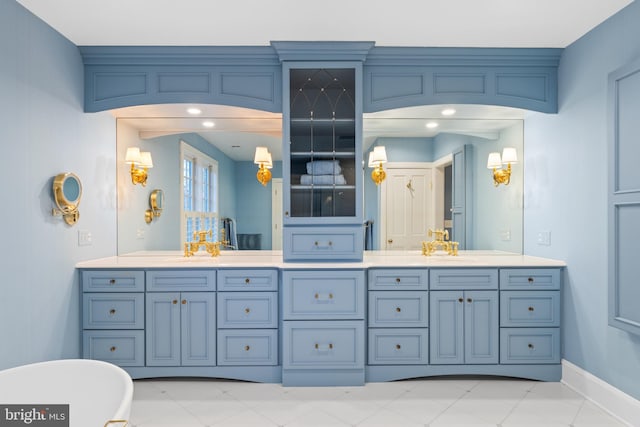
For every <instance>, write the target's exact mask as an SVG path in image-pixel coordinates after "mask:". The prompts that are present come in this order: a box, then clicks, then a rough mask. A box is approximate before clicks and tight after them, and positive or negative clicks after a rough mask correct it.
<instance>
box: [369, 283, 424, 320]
mask: <svg viewBox="0 0 640 427" xmlns="http://www.w3.org/2000/svg"><path fill="white" fill-rule="evenodd" d="M428 325H429V294H428V292H426V291H397V292H392V291H371V292H369V326H370V327H404V328H410V327H423V328H426V327H427V326H428Z"/></svg>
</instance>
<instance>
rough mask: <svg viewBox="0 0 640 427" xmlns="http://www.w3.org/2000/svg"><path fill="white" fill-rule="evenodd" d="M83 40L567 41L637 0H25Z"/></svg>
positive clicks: (241, 42) (526, 43) (134, 42)
mask: <svg viewBox="0 0 640 427" xmlns="http://www.w3.org/2000/svg"><path fill="white" fill-rule="evenodd" d="M17 1H18V2H19V3H21V4H22V5H24V6H25V7H26V8H27V9H29V10H30V11H31V12H33V13H34V14H35V15H37V16H39V17H40V18H42V19H43V20H44V21H46V22H47V23H49V25H51V26H52V27H53V28H55V29H56V30H57V31H59V32H60V33H62V34H63V35H64V36H66V37H67V38H68V39H69V40H71V41H72V42H73V43H75V44H76V45H78V46H88V45H201V46H202V45H211V46H216V45H218V46H224V45H249V46H261V45H268V44H269V42H270V41H273V40H296V41H309V40H349V41H356V40H358V41H374V42H376V45H377V46H450V47H455V46H459V47H560V48H562V47H566V46H568V45H569V44H571V43H572V42H574V41H575V40H577V39H578V38H580V37H581V36H582V35H583V34H585V33H586V32H588V31H589V30H590V29H592V28H593V27H595V26H596V25H598V24H599V23H601V22H602V21H604V20H605V19H606V18H608V17H609V16H611V15H613V14H614V13H615V12H617V11H619V10H620V9H622V8H623V7H624V6H626V5H628V4H630V3H631V1H632V0H482V1H480V0H444V1H443V0H438V1H435V0H393V1H389V0H317V1H313V2H311V1H308V0H271V1H266V0H232V1H214V0H179V1H177V0H102V1H96V0H93V1H90V0H55V1H52V0H17Z"/></svg>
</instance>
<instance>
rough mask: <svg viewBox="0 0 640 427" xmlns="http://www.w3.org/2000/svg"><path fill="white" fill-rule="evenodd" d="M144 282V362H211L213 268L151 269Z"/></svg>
mask: <svg viewBox="0 0 640 427" xmlns="http://www.w3.org/2000/svg"><path fill="white" fill-rule="evenodd" d="M146 282H147V286H146V287H147V294H146V316H145V317H146V328H145V338H146V366H214V365H215V364H216V303H215V301H216V295H215V289H216V288H215V286H216V275H215V270H204V269H203V270H151V271H147V277H146ZM194 289H197V290H200V291H199V292H196V291H194Z"/></svg>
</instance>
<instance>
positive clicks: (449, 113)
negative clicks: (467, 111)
mask: <svg viewBox="0 0 640 427" xmlns="http://www.w3.org/2000/svg"><path fill="white" fill-rule="evenodd" d="M455 113H456V110H455V109H453V108H445V109H444V110H442V111H441V112H440V114H442V115H443V116H453V115H454V114H455Z"/></svg>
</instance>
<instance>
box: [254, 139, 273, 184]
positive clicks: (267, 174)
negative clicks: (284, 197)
mask: <svg viewBox="0 0 640 427" xmlns="http://www.w3.org/2000/svg"><path fill="white" fill-rule="evenodd" d="M253 163H255V164H256V165H260V168H259V169H258V172H257V173H256V178H258V182H259V183H260V184H262V185H264V186H266V185H267V183H268V182H269V181H271V171H270V170H269V169H271V168H272V167H273V160H272V159H271V153H270V152H269V150H267V147H256V154H255V157H254V158H253Z"/></svg>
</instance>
